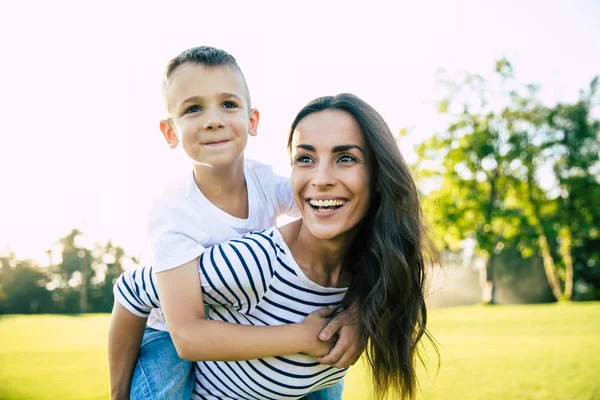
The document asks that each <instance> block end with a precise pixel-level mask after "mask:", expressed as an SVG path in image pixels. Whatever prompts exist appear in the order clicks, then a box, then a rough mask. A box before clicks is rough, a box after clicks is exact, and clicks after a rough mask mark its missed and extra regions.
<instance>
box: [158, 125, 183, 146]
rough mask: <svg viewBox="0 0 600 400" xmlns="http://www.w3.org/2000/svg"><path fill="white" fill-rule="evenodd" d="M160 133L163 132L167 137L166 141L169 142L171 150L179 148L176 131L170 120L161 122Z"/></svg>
mask: <svg viewBox="0 0 600 400" xmlns="http://www.w3.org/2000/svg"><path fill="white" fill-rule="evenodd" d="M160 131H161V132H162V134H163V136H164V137H165V140H166V141H167V144H168V145H169V148H171V149H174V148H175V147H177V145H178V144H179V139H178V138H177V135H176V134H175V130H174V129H173V127H172V126H171V121H170V120H168V119H161V120H160Z"/></svg>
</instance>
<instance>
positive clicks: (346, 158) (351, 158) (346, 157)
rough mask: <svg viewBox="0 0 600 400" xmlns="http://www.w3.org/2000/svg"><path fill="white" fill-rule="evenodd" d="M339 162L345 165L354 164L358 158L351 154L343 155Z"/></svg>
mask: <svg viewBox="0 0 600 400" xmlns="http://www.w3.org/2000/svg"><path fill="white" fill-rule="evenodd" d="M338 161H339V162H343V163H347V162H354V161H357V160H356V157H354V156H352V155H350V154H342V155H341V156H340V157H339V158H338Z"/></svg>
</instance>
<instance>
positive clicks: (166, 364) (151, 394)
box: [130, 327, 344, 400]
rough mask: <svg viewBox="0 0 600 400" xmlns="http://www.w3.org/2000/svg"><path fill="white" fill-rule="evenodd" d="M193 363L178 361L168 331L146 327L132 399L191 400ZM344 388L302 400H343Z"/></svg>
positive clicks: (334, 388) (134, 373)
mask: <svg viewBox="0 0 600 400" xmlns="http://www.w3.org/2000/svg"><path fill="white" fill-rule="evenodd" d="M192 364H193V363H192V362H189V361H185V360H182V359H181V358H179V356H178V355H177V350H175V345H173V340H172V339H171V335H170V334H169V332H165V331H159V330H156V329H152V328H149V327H146V330H145V331H144V338H143V339H142V346H141V347H140V354H139V356H138V359H137V362H136V364H135V369H134V371H133V378H132V379H131V391H130V398H131V400H163V399H165V400H179V399H181V400H189V399H190V398H191V397H192V390H193V388H194V368H192ZM343 389H344V382H343V381H340V382H338V383H336V384H335V385H333V386H330V387H328V388H325V389H321V390H318V391H316V392H311V393H309V394H307V395H306V396H304V397H303V398H302V399H301V400H342V391H343Z"/></svg>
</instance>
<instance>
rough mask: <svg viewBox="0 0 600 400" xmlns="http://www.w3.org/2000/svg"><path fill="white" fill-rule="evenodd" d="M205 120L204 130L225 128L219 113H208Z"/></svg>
mask: <svg viewBox="0 0 600 400" xmlns="http://www.w3.org/2000/svg"><path fill="white" fill-rule="evenodd" d="M205 118H206V119H205V120H204V129H208V130H212V129H218V128H222V127H223V121H222V119H221V117H220V116H219V113H218V112H215V111H212V112H207V113H206V116H205Z"/></svg>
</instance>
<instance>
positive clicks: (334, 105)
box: [288, 93, 435, 399]
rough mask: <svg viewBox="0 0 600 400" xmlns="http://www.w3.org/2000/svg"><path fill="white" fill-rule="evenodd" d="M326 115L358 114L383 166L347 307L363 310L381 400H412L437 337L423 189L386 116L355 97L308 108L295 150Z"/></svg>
mask: <svg viewBox="0 0 600 400" xmlns="http://www.w3.org/2000/svg"><path fill="white" fill-rule="evenodd" d="M323 110H341V111H345V112H347V113H349V114H350V115H352V116H353V117H354V118H355V119H356V121H357V122H358V124H359V125H360V126H361V128H362V133H363V135H364V138H365V141H366V142H367V144H368V145H369V147H370V149H371V151H372V154H373V159H374V161H375V162H374V164H375V165H374V168H373V172H372V173H373V178H374V179H373V182H374V185H373V188H372V191H373V200H372V203H371V205H370V208H369V211H368V212H367V215H366V216H365V218H364V219H363V221H362V222H361V228H360V230H359V233H358V234H357V236H356V237H355V238H354V240H353V242H352V245H351V246H350V251H349V252H348V254H347V255H346V257H345V262H344V268H348V270H349V272H350V273H351V275H352V276H353V278H352V283H351V285H350V287H349V290H348V292H347V294H346V296H345V298H344V301H343V307H345V308H348V307H350V306H351V305H358V309H359V318H360V321H359V323H360V326H361V328H362V332H363V340H364V342H365V343H366V344H367V347H366V356H367V360H368V363H369V365H370V367H371V371H372V374H373V383H374V389H375V394H376V395H377V397H378V398H383V397H385V396H386V395H387V394H388V393H390V392H392V393H396V394H397V395H398V396H399V398H400V399H412V398H414V396H415V393H416V388H417V377H416V372H415V364H416V358H417V355H418V344H419V341H420V340H421V338H422V337H423V335H427V336H429V334H428V333H427V330H426V323H427V309H426V306H425V294H424V291H425V268H426V262H427V261H430V260H432V258H433V257H430V255H433V254H435V252H434V250H433V248H432V247H431V242H430V240H429V238H428V236H427V233H426V230H425V228H424V225H425V224H424V222H423V218H422V211H421V206H420V202H419V196H418V191H417V188H416V185H415V183H414V181H413V179H412V176H411V174H410V170H409V168H408V166H407V164H406V163H405V161H404V159H403V157H402V155H401V154H400V151H399V149H398V146H397V144H396V141H395V140H394V137H393V135H392V133H391V132H390V129H389V127H388V126H387V124H386V123H385V121H384V120H383V118H382V117H381V115H379V113H378V112H377V111H376V110H375V109H374V108H373V107H371V106H370V105H369V104H367V103H366V102H364V101H363V100H361V99H359V98H358V97H356V96H354V95H352V94H347V93H343V94H339V95H337V96H326V97H321V98H318V99H315V100H313V101H311V102H310V103H308V104H307V105H306V106H305V107H304V108H303V109H302V110H300V112H299V113H298V115H297V116H296V118H295V119H294V122H293V123H292V126H291V129H290V134H289V137H288V150H289V151H290V153H291V150H292V140H293V134H294V130H295V128H296V126H297V125H298V123H299V122H300V121H301V120H302V119H303V118H305V117H306V116H307V115H309V114H312V113H315V112H319V111H323ZM434 347H435V344H434ZM396 398H398V397H396Z"/></svg>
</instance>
